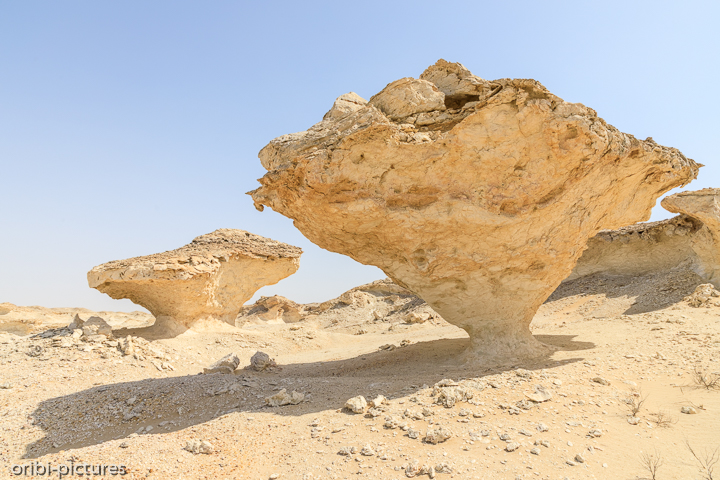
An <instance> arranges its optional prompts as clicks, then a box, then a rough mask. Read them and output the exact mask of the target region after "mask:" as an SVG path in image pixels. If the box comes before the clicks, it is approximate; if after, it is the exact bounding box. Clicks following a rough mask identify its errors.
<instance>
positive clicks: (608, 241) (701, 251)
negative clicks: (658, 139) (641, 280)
mask: <svg viewBox="0 0 720 480" xmlns="http://www.w3.org/2000/svg"><path fill="white" fill-rule="evenodd" d="M661 205H662V206H663V207H664V208H665V209H666V210H668V211H670V212H672V213H680V215H678V216H676V217H673V218H670V219H667V220H662V221H659V222H650V223H641V224H637V225H631V226H629V227H623V228H620V229H618V230H606V231H602V232H600V233H598V234H597V235H595V236H594V237H593V238H591V239H590V240H589V241H588V248H587V250H585V252H583V254H582V256H581V257H580V259H579V260H578V263H577V265H576V266H575V268H574V269H573V272H572V274H571V275H570V276H569V277H568V279H567V280H568V281H571V280H575V279H577V278H580V277H584V276H587V275H593V274H604V275H622V276H632V277H636V276H642V275H652V274H656V273H663V272H668V271H670V270H674V269H677V270H680V269H686V270H689V271H692V272H694V273H696V274H697V275H698V276H699V277H700V278H701V279H702V280H704V281H707V282H710V283H712V284H714V285H715V286H716V287H718V288H720V189H710V188H707V189H704V190H699V191H694V192H683V193H678V194H675V195H670V196H669V197H666V198H664V199H663V200H662V202H661Z"/></svg>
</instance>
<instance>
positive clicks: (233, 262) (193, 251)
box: [88, 229, 302, 328]
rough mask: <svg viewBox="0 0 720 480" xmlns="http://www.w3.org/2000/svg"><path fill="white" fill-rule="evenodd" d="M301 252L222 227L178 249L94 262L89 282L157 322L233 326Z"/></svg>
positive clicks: (287, 272) (292, 269)
mask: <svg viewBox="0 0 720 480" xmlns="http://www.w3.org/2000/svg"><path fill="white" fill-rule="evenodd" d="M301 253H302V250H300V249H299V248H297V247H293V246H291V245H287V244H285V243H281V242H278V241H275V240H271V239H269V238H264V237H261V236H259V235H255V234H252V233H250V232H246V231H244V230H231V229H220V230H216V231H214V232H212V233H208V234H206V235H202V236H200V237H197V238H195V239H194V240H193V241H192V242H191V243H190V244H188V245H185V246H184V247H181V248H179V249H177V250H171V251H168V252H164V253H157V254H154V255H148V256H144V257H135V258H130V259H127V260H117V261H114V262H109V263H104V264H102V265H98V266H97V267H95V268H93V269H92V270H90V271H89V272H88V284H89V285H90V287H92V288H96V289H98V290H99V291H101V292H103V293H106V294H108V295H110V296H111V297H112V298H115V299H120V298H128V299H130V300H131V301H133V302H134V303H136V304H138V305H141V306H143V307H145V308H147V309H148V310H149V311H150V312H151V313H152V314H153V315H154V316H155V317H156V319H157V320H156V323H158V324H168V323H170V324H172V323H175V324H179V325H181V326H183V327H190V326H191V325H192V324H193V323H195V322H197V321H198V320H207V319H211V320H220V321H223V322H227V323H230V324H232V325H234V324H235V317H236V316H237V314H238V312H239V311H240V308H241V307H242V305H243V304H244V303H245V302H247V301H248V300H250V298H251V297H252V296H253V294H254V293H255V292H256V291H257V290H258V289H260V288H261V287H264V286H265V285H272V284H275V283H277V282H279V281H280V280H282V279H283V278H285V277H288V276H290V275H292V274H293V273H295V271H296V270H297V269H298V267H299V264H300V254H301ZM167 328H169V327H167Z"/></svg>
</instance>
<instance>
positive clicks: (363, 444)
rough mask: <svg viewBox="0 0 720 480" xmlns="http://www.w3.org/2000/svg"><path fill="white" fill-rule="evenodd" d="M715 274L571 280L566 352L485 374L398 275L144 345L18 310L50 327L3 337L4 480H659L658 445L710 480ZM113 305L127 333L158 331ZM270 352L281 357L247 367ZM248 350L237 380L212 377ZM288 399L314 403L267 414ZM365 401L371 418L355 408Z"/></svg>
mask: <svg viewBox="0 0 720 480" xmlns="http://www.w3.org/2000/svg"><path fill="white" fill-rule="evenodd" d="M699 283H702V279H701V278H700V277H699V276H698V275H697V274H696V273H695V272H693V271H690V270H682V269H678V270H675V271H671V272H666V273H664V274H661V273H653V274H651V275H648V276H633V277H630V276H619V275H613V276H609V275H603V274H598V273H595V274H592V275H589V276H584V277H581V278H578V279H575V280H569V281H566V282H564V283H563V284H562V285H561V286H560V287H559V288H558V289H557V290H556V291H555V293H553V295H552V296H551V298H550V299H549V300H548V301H547V302H545V304H543V306H542V307H541V308H540V311H539V312H538V314H537V315H535V317H534V319H533V321H532V324H531V330H532V332H533V335H534V336H535V338H536V339H538V340H539V341H542V342H543V343H546V344H548V345H551V346H553V347H554V348H555V349H556V350H555V351H554V352H553V353H551V354H549V355H547V356H546V357H544V358H539V359H534V360H531V361H526V362H518V363H513V364H506V365H502V364H499V365H493V366H489V367H488V368H485V369H471V370H469V369H468V368H467V365H466V364H464V363H462V361H461V360H460V356H459V355H458V353H459V352H461V351H462V349H463V348H464V347H465V346H466V344H467V343H468V342H469V338H468V336H467V333H466V332H465V331H464V330H462V329H460V328H458V327H456V326H453V325H451V324H448V323H447V322H445V321H444V320H443V319H442V318H440V317H439V316H438V315H437V314H436V313H434V312H433V311H432V310H431V309H430V308H429V307H428V306H427V304H425V303H424V302H423V301H422V300H420V299H418V298H417V297H416V296H414V295H412V294H411V293H410V292H407V291H404V290H403V289H402V288H400V287H398V286H396V285H393V284H392V283H390V282H389V281H387V280H386V281H380V282H376V283H374V284H371V285H368V286H363V287H360V288H358V289H354V290H353V291H351V292H348V293H347V294H344V295H343V296H341V297H339V298H338V299H335V300H332V301H328V302H325V303H323V304H314V305H308V306H303V305H297V304H295V310H294V311H295V314H294V316H293V318H292V320H291V321H290V322H288V323H285V321H283V320H282V318H281V317H282V313H283V312H280V310H281V308H275V307H273V306H276V305H278V304H282V302H277V301H274V302H268V301H267V300H268V299H263V300H261V301H260V302H258V303H257V304H255V305H250V306H247V307H245V308H244V309H243V312H242V313H241V315H240V316H238V318H237V319H236V324H237V325H238V326H230V325H226V328H224V329H220V330H215V331H202V330H201V331H195V330H193V329H190V330H187V331H185V332H184V333H182V334H180V335H178V336H175V337H174V338H165V339H159V340H153V341H147V340H144V339H142V338H138V337H135V338H133V339H132V340H131V341H132V343H133V345H134V348H133V351H132V352H128V351H127V349H126V351H125V353H127V354H125V353H123V347H124V346H126V341H127V336H125V337H120V339H119V341H118V339H108V340H104V341H101V342H88V341H84V340H83V338H73V336H72V334H71V333H70V332H69V330H68V329H67V328H48V327H57V326H58V323H61V322H62V320H58V318H59V316H62V315H65V319H66V320H67V322H69V321H70V320H71V319H72V317H73V316H74V315H75V313H77V311H74V310H73V311H54V310H50V309H44V310H43V309H37V308H35V309H33V308H24V309H23V308H19V307H14V306H12V305H10V304H3V310H2V312H6V313H4V314H3V315H0V319H3V318H4V317H7V316H8V315H11V316H13V319H14V320H13V322H17V319H18V318H20V317H23V314H22V313H21V312H23V311H24V312H25V314H24V316H27V317H28V318H33V321H32V322H29V323H25V324H24V325H25V330H24V331H22V332H20V331H19V330H18V329H17V327H16V323H8V324H5V323H2V328H3V330H5V332H4V333H0V359H1V360H0V363H2V369H0V372H2V373H1V375H2V377H1V378H0V387H2V388H0V431H2V432H3V433H2V435H0V462H1V463H2V465H3V473H2V475H3V477H2V478H14V477H12V475H11V474H9V473H8V472H10V468H11V466H12V465H29V464H31V462H41V463H42V464H47V463H48V462H50V463H51V464H53V465H60V464H70V462H74V463H75V464H79V463H84V462H87V463H88V464H94V465H98V464H105V465H109V464H116V465H125V466H126V467H127V468H128V474H127V475H126V476H125V477H124V478H133V479H139V478H155V479H170V478H172V479H239V478H243V479H244V478H248V479H268V478H281V479H282V478H286V479H345V478H379V479H402V478H409V477H413V476H419V477H421V478H427V477H428V476H431V477H432V476H435V477H436V478H463V479H464V478H468V479H475V478H478V479H489V478H492V479H516V478H528V479H529V478H539V479H563V478H569V479H585V478H598V479H609V478H612V479H625V478H644V477H648V478H649V474H648V472H647V469H645V468H644V467H643V462H642V456H643V455H644V454H650V455H655V456H656V457H657V458H659V459H661V460H662V464H661V466H660V468H659V470H658V477H657V478H703V477H701V474H700V470H699V464H698V462H697V460H695V459H694V458H693V456H692V455H691V453H690V452H689V450H688V448H687V447H686V445H685V443H686V442H688V443H689V444H690V445H691V447H692V448H693V449H694V450H695V451H696V453H698V455H699V456H700V457H701V458H705V457H704V456H703V455H705V454H706V453H711V452H712V451H713V450H714V449H716V448H717V447H718V445H720V437H718V435H717V432H718V431H720V416H719V415H717V412H718V409H720V391H718V390H717V389H713V388H712V386H710V388H706V387H704V386H702V385H700V384H698V381H697V380H698V373H702V374H703V375H705V378H706V379H712V378H717V375H718V374H719V373H720V365H718V358H720V356H719V355H718V354H719V353H720V341H719V340H718V339H720V336H718V334H719V333H720V322H718V320H720V297H713V296H712V294H711V295H710V296H706V297H702V299H701V301H700V302H691V300H692V299H689V300H685V298H686V297H688V296H689V295H691V294H692V293H693V292H694V291H695V288H696V286H697V285H698V284H699ZM271 298H273V297H271ZM691 303H692V304H693V305H698V304H699V305H700V306H699V307H693V306H691ZM268 304H269V305H270V306H271V308H267V307H266V305H268ZM273 308H275V311H274V313H273V314H272V315H274V318H268V314H269V312H271V311H272V309H273ZM288 310H291V309H290V308H288ZM0 313H1V312H0ZM91 314H93V312H89V311H84V312H81V314H80V315H81V317H83V318H84V317H85V316H90V315H91ZM97 314H98V315H104V316H105V317H106V318H110V319H111V320H113V321H112V322H111V323H113V324H114V325H113V333H116V332H117V333H120V332H123V330H122V328H123V327H127V326H128V325H131V326H134V327H137V326H139V325H141V324H142V322H143V319H142V315H140V314H137V315H134V316H133V315H128V314H116V315H109V314H108V313H107V312H104V313H97ZM53 315H54V316H53ZM145 315H146V314H145ZM263 315H265V318H264V319H263V318H262V317H263ZM43 316H46V317H47V318H48V323H47V324H43V321H42V317H43ZM123 318H124V320H122V319H123ZM144 319H145V321H146V322H147V321H149V322H151V321H152V317H150V316H149V315H146V316H145V317H144ZM0 322H3V320H0ZM8 330H10V332H8ZM76 336H77V335H76ZM257 351H262V352H265V353H267V354H269V356H270V357H271V358H273V359H274V360H275V362H276V364H277V366H276V367H269V368H268V369H265V370H262V371H255V370H252V369H249V368H246V367H247V366H249V365H250V359H251V357H252V356H253V355H254V354H255V353H256V352H257ZM231 353H234V354H236V355H237V356H238V358H239V362H240V363H239V367H238V368H237V370H235V372H234V373H232V374H221V373H215V374H204V373H203V371H204V369H205V368H207V367H209V366H210V365H211V364H212V363H213V362H215V361H217V360H220V359H221V358H222V357H224V356H226V355H228V354H231ZM713 375H715V377H713ZM536 385H539V386H540V388H539V389H538V388H537V387H536ZM282 390H285V392H284V393H286V394H288V395H287V396H288V397H289V394H290V393H291V392H297V393H298V394H301V396H302V400H301V401H300V403H298V404H288V405H284V406H277V407H271V406H269V405H268V404H267V401H266V399H267V398H269V397H271V396H273V395H276V394H278V393H279V392H281V391H282ZM379 395H382V396H384V397H385V398H386V399H387V400H386V401H385V402H382V403H381V402H378V403H381V404H380V405H378V406H377V407H376V408H374V407H371V405H370V402H371V401H373V400H375V399H376V398H377V397H378V396H379ZM282 396H283V395H281V397H282ZM357 396H363V397H364V398H365V399H366V401H367V402H368V404H369V405H368V406H367V407H366V408H365V410H364V413H352V412H351V411H350V410H348V409H346V408H345V404H346V402H347V401H348V400H349V399H351V398H353V397H357ZM548 397H549V399H548ZM295 398H298V397H295ZM531 398H533V399H535V400H539V402H535V401H532V400H531ZM540 400H545V401H540ZM640 402H642V403H641V404H640V405H639V410H638V411H637V412H635V413H634V414H633V413H632V410H633V404H635V405H637V404H638V403H640ZM687 407H690V408H689V409H688V408H687ZM683 409H685V411H693V412H696V413H694V414H685V413H681V412H682V410H683ZM445 437H447V438H445ZM202 442H207V443H202ZM432 442H437V443H432ZM186 447H187V448H188V449H189V450H194V451H195V452H198V453H192V452H191V451H189V450H188V449H186ZM199 452H207V453H199ZM273 475H276V477H275V476H273ZM15 478H16V477H15ZM27 478H47V477H41V476H36V477H27ZM66 478H67V477H66ZM95 478H118V477H113V476H110V475H108V476H105V477H95Z"/></svg>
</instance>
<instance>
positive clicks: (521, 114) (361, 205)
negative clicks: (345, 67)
mask: <svg viewBox="0 0 720 480" xmlns="http://www.w3.org/2000/svg"><path fill="white" fill-rule="evenodd" d="M259 157H260V162H261V163H262V165H263V167H264V168H265V169H266V170H267V171H268V173H267V174H266V175H265V176H264V177H263V178H261V179H260V180H259V182H260V184H261V186H260V187H259V188H258V189H256V190H254V191H252V192H249V194H250V195H251V196H252V198H253V200H254V202H255V206H256V208H258V209H259V210H262V209H263V208H264V207H265V206H267V207H270V208H272V209H273V210H275V211H276V212H279V213H281V214H282V215H285V216H286V217H289V218H291V219H293V221H294V225H295V226H296V227H297V228H298V229H299V230H300V231H301V232H302V233H303V234H304V235H305V236H306V237H307V238H308V239H309V240H310V241H312V242H313V243H315V244H317V245H319V246H320V247H322V248H324V249H326V250H330V251H332V252H337V253H341V254H345V255H348V256H350V257H352V258H353V259H355V260H356V261H358V262H360V263H363V264H366V265H374V266H377V267H379V268H380V269H382V270H383V271H384V272H385V273H386V274H387V275H388V276H389V277H390V278H391V279H392V280H393V281H394V282H395V283H397V284H398V285H400V286H402V287H404V288H407V289H408V290H410V291H412V292H413V293H415V294H417V295H419V296H420V297H421V298H422V299H423V300H425V301H426V302H427V303H428V305H429V306H430V307H432V308H433V310H435V311H436V312H437V313H438V314H440V315H441V316H442V317H443V318H444V319H445V320H446V321H448V322H450V323H452V324H455V325H457V326H459V327H461V328H463V329H465V330H466V331H467V332H468V334H469V336H470V347H469V349H468V350H467V351H466V353H465V355H464V356H465V359H466V361H468V362H475V361H480V362H484V361H485V360H491V361H492V359H494V360H497V361H507V360H509V359H510V358H522V357H531V356H541V355H545V354H547V353H549V352H550V351H551V348H550V347H548V346H546V345H543V344H541V343H540V342H539V341H537V340H535V339H534V337H533V336H532V335H531V333H530V330H529V325H530V322H531V320H532V318H533V316H534V314H535V312H536V311H537V309H538V308H539V307H540V305H542V303H543V302H544V301H545V300H546V299H547V298H548V297H549V296H550V294H552V292H553V291H554V290H555V289H556V288H557V286H558V285H559V284H560V283H561V282H562V280H563V279H565V278H566V277H567V276H568V275H569V274H570V273H571V271H572V269H573V266H574V265H575V263H576V261H577V259H578V258H579V257H580V255H581V254H582V252H583V250H584V248H585V245H586V242H587V240H588V239H589V238H591V237H592V236H594V235H595V234H596V233H598V232H599V231H600V230H602V229H611V228H619V227H622V226H625V225H630V224H633V223H636V222H638V221H643V220H647V219H648V218H649V217H650V212H651V209H652V207H653V206H654V205H655V202H656V200H657V198H658V197H659V196H661V195H662V194H663V193H665V192H667V191H668V190H670V189H672V188H675V187H678V186H682V185H685V184H687V183H688V182H690V181H691V180H692V179H694V178H695V177H696V176H697V173H698V169H699V167H700V165H698V164H696V163H695V162H694V161H692V160H691V159H688V158H686V157H685V156H683V155H682V154H681V153H680V152H679V151H678V150H677V149H674V148H668V147H664V146H661V145H658V144H657V143H655V142H654V141H653V140H652V139H650V138H648V139H647V140H639V139H636V138H635V137H633V136H632V135H628V134H625V133H622V132H620V131H619V130H617V129H616V128H615V127H613V126H611V125H609V124H607V123H606V122H605V121H604V120H603V119H601V118H599V117H598V116H597V113H596V112H595V111H594V110H592V109H591V108H588V107H586V106H584V105H582V104H579V103H569V102H566V101H564V100H562V99H561V98H558V97H557V96H555V95H553V94H552V93H550V92H549V91H548V90H547V89H546V88H545V87H544V86H542V85H541V84H540V83H539V82H537V81H535V80H530V79H500V80H495V81H488V80H484V79H482V78H480V77H477V76H475V75H473V74H472V73H471V72H470V71H469V70H468V69H467V68H465V67H464V66H463V65H461V64H459V63H450V62H446V61H444V60H440V61H438V62H437V63H436V64H435V65H432V66H430V67H429V68H428V69H427V70H425V72H424V73H423V74H422V75H420V78H419V79H412V78H404V79H401V80H398V81H396V82H393V83H390V84H389V85H388V86H387V87H385V89H383V90H382V91H381V92H380V93H378V94H377V95H375V96H374V97H372V98H371V99H370V101H368V102H364V101H363V100H362V99H361V98H358V97H357V96H356V95H350V96H348V97H346V98H345V99H343V98H342V97H341V99H338V101H337V102H335V105H334V106H333V108H332V110H331V111H330V112H328V114H327V115H325V117H324V119H323V120H322V121H321V122H319V123H317V124H316V125H314V126H312V127H311V128H310V129H308V130H307V131H305V132H300V133H293V134H289V135H283V136H281V137H278V138H276V139H274V140H272V141H271V142H270V143H269V144H268V145H267V146H266V147H265V148H263V149H262V150H261V151H260V153H259Z"/></svg>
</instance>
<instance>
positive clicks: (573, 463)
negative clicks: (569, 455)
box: [565, 460, 577, 467]
mask: <svg viewBox="0 0 720 480" xmlns="http://www.w3.org/2000/svg"><path fill="white" fill-rule="evenodd" d="M565 463H567V464H568V465H570V466H571V467H574V466H575V465H577V463H575V462H573V461H572V460H567V461H565Z"/></svg>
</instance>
